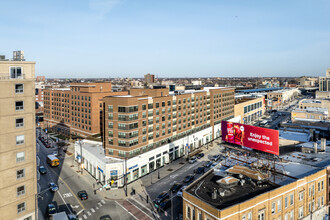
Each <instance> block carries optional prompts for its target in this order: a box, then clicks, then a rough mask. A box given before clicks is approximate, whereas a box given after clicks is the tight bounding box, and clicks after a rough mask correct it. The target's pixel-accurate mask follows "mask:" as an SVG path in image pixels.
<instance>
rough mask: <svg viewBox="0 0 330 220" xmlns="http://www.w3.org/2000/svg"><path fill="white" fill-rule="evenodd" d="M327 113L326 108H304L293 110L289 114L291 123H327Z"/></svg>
mask: <svg viewBox="0 0 330 220" xmlns="http://www.w3.org/2000/svg"><path fill="white" fill-rule="evenodd" d="M328 120H329V113H328V109H327V108H305V109H295V110H293V111H292V112H291V121H292V122H295V121H311V122H319V121H328Z"/></svg>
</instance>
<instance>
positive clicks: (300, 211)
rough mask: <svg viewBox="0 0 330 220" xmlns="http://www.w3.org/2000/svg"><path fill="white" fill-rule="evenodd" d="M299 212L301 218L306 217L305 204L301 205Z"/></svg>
mask: <svg viewBox="0 0 330 220" xmlns="http://www.w3.org/2000/svg"><path fill="white" fill-rule="evenodd" d="M298 214H299V218H302V217H304V206H300V207H299V211H298Z"/></svg>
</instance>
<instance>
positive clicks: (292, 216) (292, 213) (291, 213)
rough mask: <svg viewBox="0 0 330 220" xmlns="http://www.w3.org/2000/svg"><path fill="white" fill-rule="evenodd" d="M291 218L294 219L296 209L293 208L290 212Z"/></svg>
mask: <svg viewBox="0 0 330 220" xmlns="http://www.w3.org/2000/svg"><path fill="white" fill-rule="evenodd" d="M290 220H294V211H293V210H291V212H290Z"/></svg>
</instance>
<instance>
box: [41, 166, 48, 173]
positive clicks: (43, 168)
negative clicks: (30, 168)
mask: <svg viewBox="0 0 330 220" xmlns="http://www.w3.org/2000/svg"><path fill="white" fill-rule="evenodd" d="M39 172H40V174H46V173H47V170H46V168H45V167H44V166H40V167H39Z"/></svg>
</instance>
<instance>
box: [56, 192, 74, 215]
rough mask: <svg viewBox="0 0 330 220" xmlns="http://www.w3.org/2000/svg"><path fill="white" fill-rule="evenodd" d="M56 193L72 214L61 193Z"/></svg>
mask: <svg viewBox="0 0 330 220" xmlns="http://www.w3.org/2000/svg"><path fill="white" fill-rule="evenodd" d="M58 194H59V195H60V197H61V199H62V200H63V202H64V204H65V206H66V207H67V209H68V210H69V211H70V213H71V214H72V212H71V209H69V206H68V204H66V202H65V200H64V199H63V197H62V195H61V193H60V192H58Z"/></svg>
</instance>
